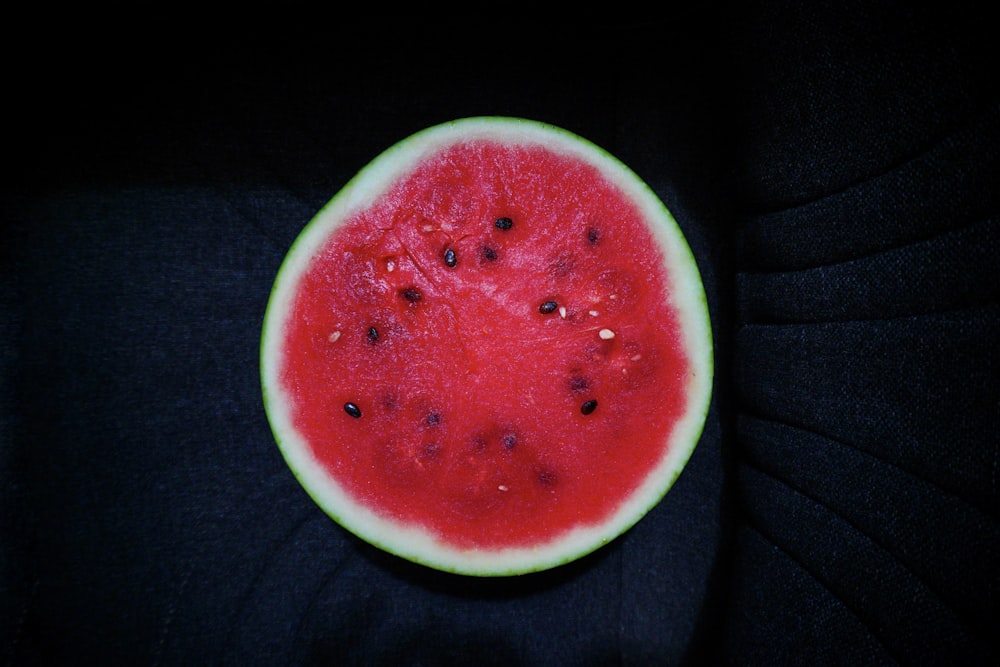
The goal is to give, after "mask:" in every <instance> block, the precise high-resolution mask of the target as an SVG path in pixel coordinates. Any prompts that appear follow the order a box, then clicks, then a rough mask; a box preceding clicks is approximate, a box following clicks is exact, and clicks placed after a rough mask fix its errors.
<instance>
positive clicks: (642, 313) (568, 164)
mask: <svg viewBox="0 0 1000 667" xmlns="http://www.w3.org/2000/svg"><path fill="white" fill-rule="evenodd" d="M712 370H713V360H712V337H711V327H710V323H709V318H708V310H707V307H706V302H705V294H704V289H703V287H702V283H701V279H700V275H699V272H698V269H697V266H696V264H695V261H694V259H693V257H692V254H691V251H690V249H689V247H688V245H687V243H686V241H685V239H684V237H683V236H682V234H681V232H680V230H679V228H678V226H677V224H676V223H675V221H674V219H673V217H672V216H671V214H670V213H669V212H668V210H667V209H666V207H665V206H664V205H663V203H662V202H661V201H660V200H659V199H658V198H657V197H656V195H655V194H654V193H653V192H652V190H650V188H649V187H648V186H647V185H646V184H644V183H643V182H642V181H641V180H640V179H639V178H638V177H637V176H636V175H635V174H634V173H633V172H632V171H631V170H629V169H628V168H627V167H626V166H625V165H623V164H622V163H621V162H620V161H618V160H617V159H616V158H614V157H612V156H611V155H610V154H608V153H607V152H605V151H604V150H602V149H600V148H598V147H597V146H595V145H594V144H592V143H590V142H588V141H587V140H584V139H582V138H581V137H579V136H576V135H574V134H572V133H570V132H568V131H566V130H563V129H560V128H556V127H553V126H550V125H545V124H542V123H538V122H534V121H528V120H524V119H515V118H498V117H484V118H467V119H462V120H458V121H454V122H450V123H446V124H443V125H438V126H435V127H432V128H429V129H427V130H424V131H422V132H419V133H417V134H415V135H413V136H411V137H409V138H407V139H405V140H403V141H401V142H399V143H398V144H396V145H395V146H393V147H392V148H390V149H389V150H387V151H386V152H385V153H383V154H382V155H380V156H378V157H377V158H376V159H375V160H374V161H373V162H371V163H370V164H369V165H368V166H367V167H365V168H364V169H363V170H362V171H361V172H360V173H358V175H357V176H355V177H354V178H353V179H352V180H351V181H350V182H349V183H348V184H347V185H346V186H345V187H344V189H343V190H342V191H341V192H340V193H338V194H337V195H336V196H335V197H334V198H333V199H332V200H331V201H330V202H329V204H328V205H326V206H325V207H324V208H323V209H322V210H321V211H320V212H319V213H318V214H317V215H316V217H315V218H314V219H313V220H312V221H311V222H310V223H309V224H308V225H307V226H306V227H305V229H304V230H303V231H302V233H301V235H300V236H299V238H298V239H297V240H296V242H295V243H294V245H293V246H292V248H291V250H290V251H289V253H288V256H287V257H286V259H285V261H284V263H283V264H282V266H281V269H280V271H279V273H278V276H277V279H276V281H275V284H274V288H273V290H272V293H271V297H270V301H269V303H268V307H267V312H266V315H265V319H264V327H263V337H262V343H261V372H262V383H263V392H264V402H265V406H266V410H267V414H268V418H269V420H270V423H271V426H272V430H273V432H274V436H275V439H276V440H277V442H278V445H279V446H280V449H281V451H282V453H283V455H284V457H285V459H286V461H287V462H288V465H289V466H290V468H291V470H292V471H293V472H294V474H295V475H296V477H297V478H298V479H299V481H300V482H301V484H302V485H303V487H304V488H305V489H306V491H307V492H308V493H309V494H310V495H311V496H312V498H313V499H314V500H315V501H316V503H318V504H319V506H320V507H322V509H323V510H325V511H326V512H327V513H328V514H329V515H330V516H331V517H332V518H333V519H335V520H336V521H337V522H338V523H340V524H341V525H342V526H344V527H345V528H346V529H348V530H350V531H352V532H353V533H355V534H356V535H358V536H360V537H361V538H363V539H365V540H367V541H368V542H370V543H372V544H374V545H377V546H378V547H381V548H382V549H384V550H386V551H389V552H391V553H394V554H397V555H398V556H401V557H403V558H406V559H410V560H412V561H415V562H418V563H422V564H425V565H427V566H430V567H433V568H437V569H441V570H446V571H451V572H457V573H463V574H469V575H480V576H488V575H512V574H519V573H524V572H530V571H537V570H541V569H545V568H549V567H553V566H556V565H559V564H562V563H565V562H568V561H571V560H573V559H575V558H578V557H580V556H582V555H584V554H587V553H589V552H591V551H593V550H595V549H597V548H599V547H600V546H601V545H604V544H606V543H607V542H609V541H611V540H613V539H614V538H616V537H617V536H619V535H621V534H622V533H623V532H624V531H626V530H627V529H628V528H630V527H631V526H632V525H633V524H635V522H637V521H638V520H639V519H640V518H641V517H643V516H644V515H645V514H646V513H647V512H648V511H649V510H650V509H651V508H652V507H653V506H654V505H655V504H656V503H657V502H659V501H660V499H661V498H662V497H663V495H664V494H665V493H666V492H667V490H668V489H669V488H670V487H671V485H672V484H673V483H674V480H675V479H676V478H677V476H678V475H679V474H680V471H681V469H682V468H683V466H684V465H685V463H686V462H687V460H688V458H689V456H690V455H691V452H692V450H693V449H694V447H695V445H696V443H697V442H698V439H699V437H700V434H701V431H702V428H703V425H704V420H705V416H706V412H707V409H708V404H709V400H710V394H711V387H712Z"/></svg>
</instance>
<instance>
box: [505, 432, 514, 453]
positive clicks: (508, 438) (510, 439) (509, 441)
mask: <svg viewBox="0 0 1000 667" xmlns="http://www.w3.org/2000/svg"><path fill="white" fill-rule="evenodd" d="M503 446H504V447H506V448H507V449H514V447H516V446H517V434H515V433H507V434H505V435H504V437H503Z"/></svg>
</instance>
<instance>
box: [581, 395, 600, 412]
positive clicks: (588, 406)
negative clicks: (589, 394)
mask: <svg viewBox="0 0 1000 667" xmlns="http://www.w3.org/2000/svg"><path fill="white" fill-rule="evenodd" d="M596 409H597V399H595V398H592V399H590V400H589V401H584V402H583V405H581V406H580V412H582V413H583V414H585V415H589V414H590V413H592V412H593V411H594V410H596Z"/></svg>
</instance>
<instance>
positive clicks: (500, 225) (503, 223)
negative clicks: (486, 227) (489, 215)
mask: <svg viewBox="0 0 1000 667" xmlns="http://www.w3.org/2000/svg"><path fill="white" fill-rule="evenodd" d="M493 226H494V227H496V228H497V229H499V230H501V231H507V230H508V229H510V228H511V227H513V226H514V221H513V220H511V219H510V218H507V217H504V218H497V219H496V221H495V222H494V223H493Z"/></svg>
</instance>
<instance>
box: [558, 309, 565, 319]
mask: <svg viewBox="0 0 1000 667" xmlns="http://www.w3.org/2000/svg"><path fill="white" fill-rule="evenodd" d="M559 317H561V318H563V319H564V320H565V319H566V306H559Z"/></svg>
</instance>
